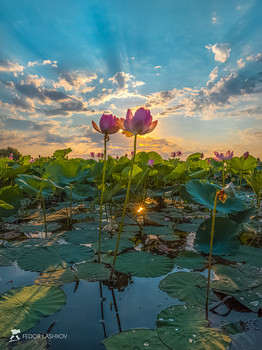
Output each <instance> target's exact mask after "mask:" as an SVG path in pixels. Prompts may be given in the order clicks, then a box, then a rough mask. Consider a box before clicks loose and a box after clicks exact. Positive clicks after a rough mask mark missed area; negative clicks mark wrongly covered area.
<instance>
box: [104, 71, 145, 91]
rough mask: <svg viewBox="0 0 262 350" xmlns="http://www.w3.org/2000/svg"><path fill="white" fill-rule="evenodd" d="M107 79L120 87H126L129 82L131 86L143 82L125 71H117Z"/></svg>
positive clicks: (134, 86)
mask: <svg viewBox="0 0 262 350" xmlns="http://www.w3.org/2000/svg"><path fill="white" fill-rule="evenodd" d="M108 81H112V83H113V84H117V85H118V87H119V88H120V89H127V88H128V86H129V84H130V85H131V86H132V87H133V88H136V87H138V86H142V85H144V84H145V83H144V82H143V81H139V80H135V77H134V76H133V75H132V74H130V73H125V72H117V73H116V74H115V75H114V76H113V77H111V78H109V79H108Z"/></svg>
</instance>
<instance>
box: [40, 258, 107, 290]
mask: <svg viewBox="0 0 262 350" xmlns="http://www.w3.org/2000/svg"><path fill="white" fill-rule="evenodd" d="M76 268H77V270H76V271H73V270H71V269H61V270H57V271H52V272H45V273H42V274H41V275H39V276H38V277H37V278H36V279H35V284H42V285H52V286H56V287H60V286H63V285H64V284H68V283H72V282H74V281H77V280H79V279H83V280H86V281H104V280H107V279H109V277H110V270H109V269H108V268H106V267H105V265H104V264H102V263H94V262H87V263H82V264H77V266H76Z"/></svg>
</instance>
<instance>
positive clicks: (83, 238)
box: [63, 225, 109, 244]
mask: <svg viewBox="0 0 262 350" xmlns="http://www.w3.org/2000/svg"><path fill="white" fill-rule="evenodd" d="M63 236H64V237H65V240H66V241H67V242H69V243H73V244H89V243H95V242H97V240H98V237H99V228H98V227H97V225H96V226H91V225H90V229H89V230H74V231H67V232H65V233H64V234H63ZM102 238H103V239H104V238H109V234H108V233H107V232H104V231H102Z"/></svg>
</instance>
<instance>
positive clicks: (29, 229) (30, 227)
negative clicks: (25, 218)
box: [20, 222, 61, 233]
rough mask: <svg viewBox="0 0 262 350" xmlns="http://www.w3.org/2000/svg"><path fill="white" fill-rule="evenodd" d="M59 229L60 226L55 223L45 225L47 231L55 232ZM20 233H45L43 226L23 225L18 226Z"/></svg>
mask: <svg viewBox="0 0 262 350" xmlns="http://www.w3.org/2000/svg"><path fill="white" fill-rule="evenodd" d="M60 227H61V225H60V224H58V223H57V222H48V223H47V231H55V230H57V229H59V228H60ZM20 231H21V232H29V233H33V232H36V231H38V232H44V231H45V224H42V223H40V224H36V223H33V224H25V225H21V226H20Z"/></svg>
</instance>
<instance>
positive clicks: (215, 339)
mask: <svg viewBox="0 0 262 350" xmlns="http://www.w3.org/2000/svg"><path fill="white" fill-rule="evenodd" d="M204 312H205V311H204V308H200V307H196V306H186V305H174V306H170V307H168V308H166V309H164V310H162V311H161V312H160V313H159V314H158V316H157V335H158V336H159V338H160V339H161V340H162V342H163V343H164V344H166V345H167V346H168V347H169V348H170V349H174V350H191V349H194V350H211V349H212V350H223V349H228V348H229V345H230V342H231V339H230V338H229V336H228V335H226V333H225V332H223V331H221V330H219V329H216V328H211V327H209V324H208V321H207V320H206V319H205V314H204Z"/></svg>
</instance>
